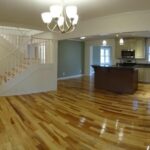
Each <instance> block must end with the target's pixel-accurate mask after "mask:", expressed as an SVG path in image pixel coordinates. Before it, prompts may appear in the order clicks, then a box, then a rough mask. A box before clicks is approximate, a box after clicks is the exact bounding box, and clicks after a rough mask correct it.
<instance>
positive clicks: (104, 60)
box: [100, 46, 111, 66]
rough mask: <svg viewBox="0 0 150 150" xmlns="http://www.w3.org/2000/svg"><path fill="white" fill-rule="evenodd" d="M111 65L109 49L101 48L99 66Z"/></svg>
mask: <svg viewBox="0 0 150 150" xmlns="http://www.w3.org/2000/svg"><path fill="white" fill-rule="evenodd" d="M110 64H111V48H110V47H103V46H102V47H101V48H100V65H102V66H104V65H110Z"/></svg>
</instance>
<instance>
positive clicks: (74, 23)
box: [72, 15, 79, 25]
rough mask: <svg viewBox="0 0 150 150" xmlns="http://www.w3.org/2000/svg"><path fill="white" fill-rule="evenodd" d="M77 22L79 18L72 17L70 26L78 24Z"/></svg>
mask: <svg viewBox="0 0 150 150" xmlns="http://www.w3.org/2000/svg"><path fill="white" fill-rule="evenodd" d="M78 20H79V16H78V15H76V16H75V17H74V20H73V22H72V24H73V25H76V24H77V23H78Z"/></svg>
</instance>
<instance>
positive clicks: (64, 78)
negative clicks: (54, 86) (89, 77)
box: [57, 74, 83, 80]
mask: <svg viewBox="0 0 150 150" xmlns="http://www.w3.org/2000/svg"><path fill="white" fill-rule="evenodd" d="M82 76H83V74H79V75H74V76H68V77H61V78H58V79H57V80H67V79H72V78H78V77H82Z"/></svg>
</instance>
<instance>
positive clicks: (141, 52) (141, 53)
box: [116, 38, 145, 59]
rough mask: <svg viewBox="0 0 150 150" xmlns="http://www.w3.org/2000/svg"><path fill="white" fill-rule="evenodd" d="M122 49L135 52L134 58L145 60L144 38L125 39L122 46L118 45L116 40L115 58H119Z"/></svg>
mask: <svg viewBox="0 0 150 150" xmlns="http://www.w3.org/2000/svg"><path fill="white" fill-rule="evenodd" d="M123 49H133V50H135V58H137V59H138V58H139V59H140V58H145V39H144V38H126V39H124V45H120V44H119V39H118V40H116V57H117V58H121V51H122V50H123Z"/></svg>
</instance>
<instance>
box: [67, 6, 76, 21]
mask: <svg viewBox="0 0 150 150" xmlns="http://www.w3.org/2000/svg"><path fill="white" fill-rule="evenodd" d="M66 14H67V16H68V18H70V19H71V18H73V19H74V18H75V16H76V15H77V7H76V6H67V7H66Z"/></svg>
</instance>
